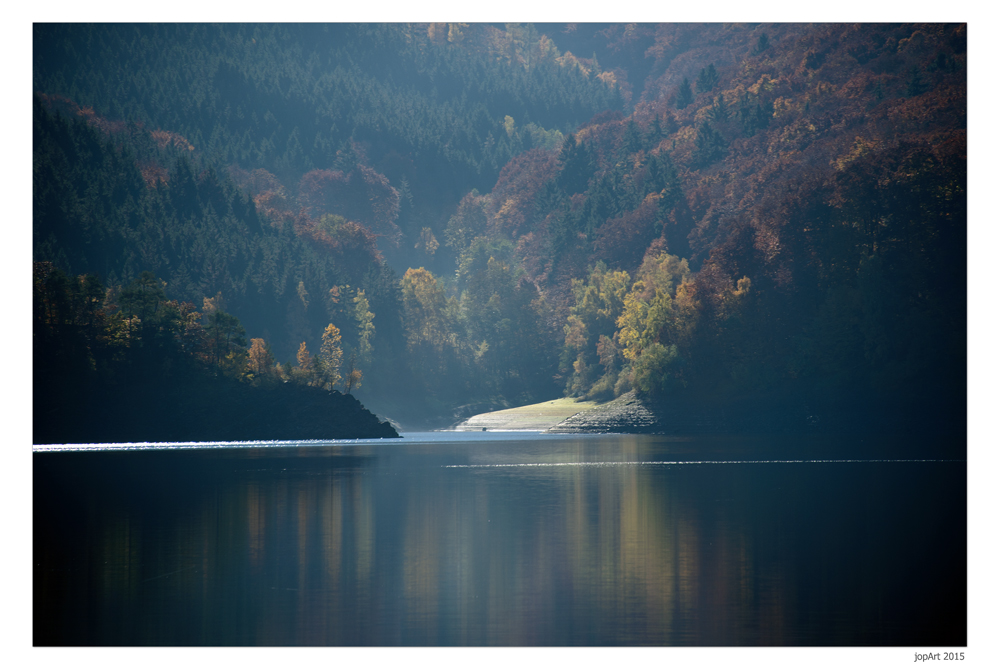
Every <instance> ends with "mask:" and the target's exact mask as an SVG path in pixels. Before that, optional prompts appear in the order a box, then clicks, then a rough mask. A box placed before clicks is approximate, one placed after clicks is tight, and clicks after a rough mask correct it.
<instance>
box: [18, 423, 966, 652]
mask: <svg viewBox="0 0 1000 668" xmlns="http://www.w3.org/2000/svg"><path fill="white" fill-rule="evenodd" d="M941 452H942V451H941V449H940V448H934V447H933V446H931V447H928V446H926V444H925V445H924V446H921V447H919V448H918V447H916V446H914V447H912V448H908V447H907V444H906V443H905V442H904V443H898V442H897V443H887V442H882V441H878V442H873V443H865V442H863V441H857V442H847V441H844V440H838V439H818V438H809V439H801V438H785V439H782V440H774V439H761V438H757V439H741V438H725V439H722V438H714V439H713V438H671V437H663V436H582V437H581V436H571V435H564V436H546V435H540V434H533V433H524V432H506V433H504V432H500V433H497V432H488V433H456V432H435V433H427V434H404V438H402V439H393V440H386V441H345V442H321V441H308V442H262V443H215V444H133V445H131V446H127V447H121V446H65V447H60V446H39V447H37V448H36V451H35V454H34V455H33V457H34V543H35V544H34V563H35V569H34V633H35V638H34V640H35V644H39V645H49V644H69V645H95V644H96V645H352V646H354V645H407V646H412V645H438V646H440V645H472V646H488V645H489V646H491V645H508V646H510V645H515V646H531V645H558V646H575V645H699V646H705V645H914V646H947V645H964V644H965V642H966V621H967V620H966V600H967V596H966V579H967V575H966V521H965V518H966V464H965V462H964V461H963V460H961V459H956V458H954V457H947V456H943V455H942V454H941Z"/></svg>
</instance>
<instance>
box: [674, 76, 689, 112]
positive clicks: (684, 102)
mask: <svg viewBox="0 0 1000 668" xmlns="http://www.w3.org/2000/svg"><path fill="white" fill-rule="evenodd" d="M674 102H675V104H676V106H677V108H678V109H684V108H685V107H687V106H688V105H689V104H691V103H692V102H694V95H693V94H692V93H691V82H689V81H688V80H687V77H684V80H683V81H681V85H680V86H678V87H677V95H676V97H675V98H674Z"/></svg>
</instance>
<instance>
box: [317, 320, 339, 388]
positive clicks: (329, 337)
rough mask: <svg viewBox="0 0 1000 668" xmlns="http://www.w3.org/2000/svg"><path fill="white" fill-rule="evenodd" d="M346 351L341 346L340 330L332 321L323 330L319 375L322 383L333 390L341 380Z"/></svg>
mask: <svg viewBox="0 0 1000 668" xmlns="http://www.w3.org/2000/svg"><path fill="white" fill-rule="evenodd" d="M343 357H344V351H343V349H342V348H341V347H340V330H339V329H338V328H337V327H336V325H334V324H333V323H330V324H329V325H327V326H326V330H324V331H323V342H322V344H321V345H320V349H319V360H318V361H319V365H318V366H319V377H320V383H321V385H322V386H323V387H325V388H326V389H328V390H332V389H333V388H334V387H335V386H336V385H337V383H339V382H340V365H341V363H342V361H343Z"/></svg>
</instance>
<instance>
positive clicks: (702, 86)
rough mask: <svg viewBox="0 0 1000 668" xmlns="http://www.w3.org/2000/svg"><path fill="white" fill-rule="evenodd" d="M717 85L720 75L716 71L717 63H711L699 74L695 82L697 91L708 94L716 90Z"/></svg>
mask: <svg viewBox="0 0 1000 668" xmlns="http://www.w3.org/2000/svg"><path fill="white" fill-rule="evenodd" d="M717 83H719V73H718V72H716V71H715V63H711V64H709V66H708V67H703V68H702V69H701V72H699V73H698V79H697V81H695V89H696V90H697V91H698V92H699V93H707V92H708V91H710V90H712V89H713V88H715V84H717Z"/></svg>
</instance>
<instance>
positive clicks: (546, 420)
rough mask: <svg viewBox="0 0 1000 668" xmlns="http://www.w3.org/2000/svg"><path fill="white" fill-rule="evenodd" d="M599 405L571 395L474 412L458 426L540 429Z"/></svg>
mask: <svg viewBox="0 0 1000 668" xmlns="http://www.w3.org/2000/svg"><path fill="white" fill-rule="evenodd" d="M599 405H600V404H598V403H597V402H594V401H577V400H576V399H570V398H562V399H553V400H552V401H543V402H541V403H538V404H530V405H528V406H518V407H517V408H507V409H504V410H502V411H494V412H492V413H482V414H480V415H474V416H472V417H471V418H469V419H468V420H466V421H465V422H463V423H462V424H460V425H458V426H457V427H455V429H458V430H461V431H482V430H483V429H486V430H487V431H490V430H507V429H525V430H539V431H541V430H544V429H548V428H549V427H553V426H555V425H557V424H559V423H560V422H562V421H563V420H565V419H566V418H568V417H570V416H571V415H576V414H577V413H579V412H580V411H585V410H589V409H591V408H594V407H595V406H599Z"/></svg>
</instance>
